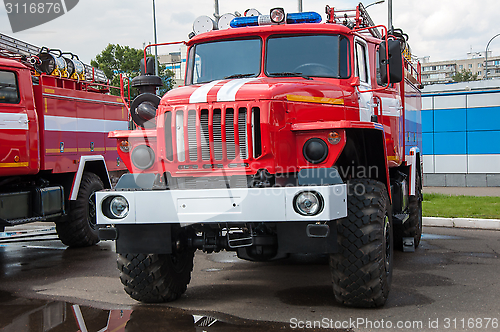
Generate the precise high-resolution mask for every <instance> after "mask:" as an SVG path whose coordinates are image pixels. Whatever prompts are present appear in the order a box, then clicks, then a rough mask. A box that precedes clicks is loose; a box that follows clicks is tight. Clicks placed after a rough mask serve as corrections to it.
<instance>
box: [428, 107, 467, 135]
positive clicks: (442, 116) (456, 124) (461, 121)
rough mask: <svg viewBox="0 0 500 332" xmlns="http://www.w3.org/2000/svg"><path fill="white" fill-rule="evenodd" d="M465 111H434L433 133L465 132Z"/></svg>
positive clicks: (458, 109)
mask: <svg viewBox="0 0 500 332" xmlns="http://www.w3.org/2000/svg"><path fill="white" fill-rule="evenodd" d="M466 113H467V112H466V109H465V108H457V109H445V110H435V111H434V131H435V132H450V131H466V129H467V127H466V125H467V121H466V116H467V114H466Z"/></svg>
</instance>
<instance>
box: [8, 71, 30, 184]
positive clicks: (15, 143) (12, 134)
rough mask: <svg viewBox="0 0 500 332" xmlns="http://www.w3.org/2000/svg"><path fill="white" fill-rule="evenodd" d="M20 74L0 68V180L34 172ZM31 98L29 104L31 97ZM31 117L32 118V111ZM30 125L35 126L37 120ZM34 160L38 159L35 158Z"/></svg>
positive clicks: (27, 116)
mask: <svg viewBox="0 0 500 332" xmlns="http://www.w3.org/2000/svg"><path fill="white" fill-rule="evenodd" d="M22 74H23V70H17V68H13V69H10V68H2V67H0V176H7V175H20V174H28V173H32V172H33V171H36V170H31V167H30V166H32V165H31V160H30V142H31V140H30V130H29V129H30V128H29V126H30V118H29V114H28V110H27V105H26V100H25V99H26V98H25V96H23V94H22V93H23V92H22V91H21V90H22V89H21V87H22V84H21V83H22V80H23V79H25V77H24V76H23V75H22ZM29 78H30V79H31V77H29ZM29 83H31V82H29ZM30 87H31V85H30ZM30 96H31V100H32V99H33V96H32V94H30ZM29 104H30V105H31V104H33V103H32V102H31V103H29ZM31 107H33V106H31ZM31 113H33V114H34V109H32V110H31ZM33 120H34V119H33ZM32 122H33V124H34V125H36V120H35V121H32ZM35 151H36V150H35ZM34 157H36V158H38V156H34Z"/></svg>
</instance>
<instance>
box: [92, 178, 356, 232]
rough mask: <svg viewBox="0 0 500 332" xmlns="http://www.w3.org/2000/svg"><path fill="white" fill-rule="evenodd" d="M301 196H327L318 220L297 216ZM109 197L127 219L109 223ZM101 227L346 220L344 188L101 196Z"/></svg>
mask: <svg viewBox="0 0 500 332" xmlns="http://www.w3.org/2000/svg"><path fill="white" fill-rule="evenodd" d="M301 191H316V192H318V193H320V194H321V195H322V196H323V199H324V208H323V210H322V211H321V213H319V214H318V215H315V216H312V217H306V216H302V215H300V214H298V213H297V212H295V210H294V208H293V199H294V197H295V195H296V194H297V193H299V192H301ZM109 196H123V197H125V198H126V199H127V201H128V203H129V213H128V215H127V216H126V217H125V218H123V219H110V218H108V217H106V216H105V215H104V214H103V212H102V210H103V209H102V202H103V201H104V200H105V199H106V198H107V197H109ZM96 200H97V201H96V202H97V212H98V214H97V223H98V224H101V225H107V224H153V223H155V224H156V223H181V224H192V223H219V222H278V221H307V220H311V221H328V220H333V219H339V218H343V217H346V216H347V192H346V185H345V184H337V185H330V186H307V187H284V188H250V189H211V190H161V191H158V190H155V191H100V192H97V193H96Z"/></svg>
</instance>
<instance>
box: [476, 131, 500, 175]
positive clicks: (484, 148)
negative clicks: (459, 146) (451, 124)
mask: <svg viewBox="0 0 500 332" xmlns="http://www.w3.org/2000/svg"><path fill="white" fill-rule="evenodd" d="M468 151H469V154H500V131H474V132H469V135H468ZM498 166H500V165H498Z"/></svg>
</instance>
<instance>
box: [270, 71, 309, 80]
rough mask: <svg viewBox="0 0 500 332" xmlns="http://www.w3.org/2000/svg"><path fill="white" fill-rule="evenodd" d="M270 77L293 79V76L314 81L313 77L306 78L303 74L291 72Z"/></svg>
mask: <svg viewBox="0 0 500 332" xmlns="http://www.w3.org/2000/svg"><path fill="white" fill-rule="evenodd" d="M269 75H271V76H281V77H293V76H299V77H302V78H305V79H306V80H312V77H309V76H306V75H304V74H302V73H294V72H289V71H284V72H281V73H270V74H269Z"/></svg>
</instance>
